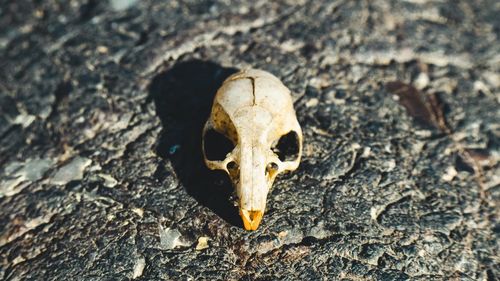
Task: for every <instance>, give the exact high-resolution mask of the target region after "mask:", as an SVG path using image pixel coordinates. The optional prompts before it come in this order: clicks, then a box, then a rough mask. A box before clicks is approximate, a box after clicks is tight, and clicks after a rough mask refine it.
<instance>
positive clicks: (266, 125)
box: [203, 69, 302, 230]
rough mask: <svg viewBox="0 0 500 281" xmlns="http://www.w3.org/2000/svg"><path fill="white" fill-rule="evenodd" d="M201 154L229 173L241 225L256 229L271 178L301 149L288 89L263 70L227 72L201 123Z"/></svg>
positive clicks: (290, 165)
mask: <svg viewBox="0 0 500 281" xmlns="http://www.w3.org/2000/svg"><path fill="white" fill-rule="evenodd" d="M203 155H204V159H205V163H206V165H207V166H208V168H210V169H212V170H215V169H220V170H224V171H226V173H227V174H228V175H229V177H230V179H231V181H232V183H233V185H234V187H235V188H236V195H237V196H238V205H239V208H240V216H241V218H242V220H243V225H244V227H245V229H247V230H256V229H257V228H258V226H259V223H260V221H261V219H262V216H263V214H264V211H265V208H266V199H267V194H268V193H269V190H270V188H271V187H272V184H273V182H274V179H275V178H276V176H277V175H278V174H279V173H282V172H284V171H293V170H295V169H297V167H298V166H299V162H300V158H301V155H302V130H301V128H300V125H299V123H298V121H297V117H296V115H295V110H294V108H293V101H292V98H291V95H290V90H289V89H288V88H287V87H285V86H284V85H283V83H281V81H280V80H279V79H278V78H277V77H276V76H274V75H272V74H270V73H268V72H265V71H262V70H255V69H248V70H243V71H241V72H238V73H236V74H233V75H231V76H230V77H229V78H227V79H226V80H225V81H224V83H223V84H222V86H221V87H220V88H219V90H218V91H217V94H216V96H215V99H214V102H213V106H212V111H211V115H210V117H209V118H208V120H207V122H206V124H205V127H204V129H203Z"/></svg>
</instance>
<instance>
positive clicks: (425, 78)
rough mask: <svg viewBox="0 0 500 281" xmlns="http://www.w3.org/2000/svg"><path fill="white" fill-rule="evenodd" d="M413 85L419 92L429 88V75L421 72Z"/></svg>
mask: <svg viewBox="0 0 500 281" xmlns="http://www.w3.org/2000/svg"><path fill="white" fill-rule="evenodd" d="M413 85H415V87H416V88H417V89H419V90H422V89H423V88H425V87H427V85H429V75H427V73H425V72H420V74H419V75H418V76H417V79H415V81H414V82H413Z"/></svg>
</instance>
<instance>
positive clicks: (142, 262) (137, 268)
mask: <svg viewBox="0 0 500 281" xmlns="http://www.w3.org/2000/svg"><path fill="white" fill-rule="evenodd" d="M144 267H146V259H145V258H144V257H142V256H141V257H138V258H137V259H136V260H135V265H134V273H133V274H132V279H136V278H139V277H141V276H142V272H143V271H144Z"/></svg>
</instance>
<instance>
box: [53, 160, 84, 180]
mask: <svg viewBox="0 0 500 281" xmlns="http://www.w3.org/2000/svg"><path fill="white" fill-rule="evenodd" d="M91 163H92V160H90V159H88V158H85V157H80V156H77V157H75V158H73V159H72V160H71V161H70V162H69V163H67V164H66V165H64V166H62V167H61V168H60V169H59V171H57V173H56V174H55V175H54V177H53V178H52V180H51V183H53V184H61V185H63V184H66V183H68V182H70V181H74V180H81V179H82V178H83V171H84V170H85V168H87V167H88V166H89V165H90V164H91Z"/></svg>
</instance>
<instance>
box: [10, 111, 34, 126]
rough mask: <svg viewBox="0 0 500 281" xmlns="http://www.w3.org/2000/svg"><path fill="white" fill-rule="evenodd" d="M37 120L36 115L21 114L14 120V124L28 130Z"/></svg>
mask: <svg viewBox="0 0 500 281" xmlns="http://www.w3.org/2000/svg"><path fill="white" fill-rule="evenodd" d="M35 119H36V116H35V115H29V114H19V115H17V116H16V118H15V119H14V121H13V122H12V123H14V124H18V125H21V126H23V128H26V127H28V126H29V125H31V123H33V121H35Z"/></svg>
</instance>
